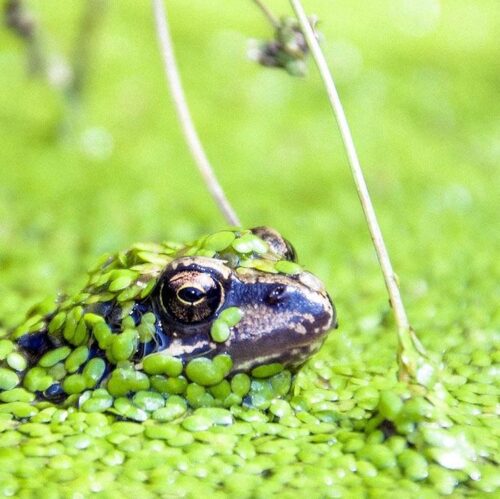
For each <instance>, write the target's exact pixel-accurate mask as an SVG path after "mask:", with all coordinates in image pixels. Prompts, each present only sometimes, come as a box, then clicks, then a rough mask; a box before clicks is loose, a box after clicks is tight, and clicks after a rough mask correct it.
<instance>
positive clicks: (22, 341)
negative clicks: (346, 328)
mask: <svg viewBox="0 0 500 499" xmlns="http://www.w3.org/2000/svg"><path fill="white" fill-rule="evenodd" d="M335 326H336V317H335V310H334V307H333V305H332V302H331V300H330V298H329V296H328V294H327V293H326V291H325V289H324V287H323V285H322V283H321V282H320V281H319V280H318V279H317V278H316V277H314V276H313V275H312V274H310V273H309V272H306V271H304V270H303V269H302V268H301V267H300V266H299V265H298V264H297V263H296V257H295V252H294V250H293V248H292V247H291V245H290V244H289V243H288V242H287V241H286V240H285V239H283V238H282V237H281V235H280V234H278V233H277V232H276V231H274V230H273V229H270V228H265V227H259V228H255V229H252V230H227V231H222V232H218V233H216V234H212V235H210V236H206V237H204V238H201V239H199V240H198V241H195V242H194V243H192V244H190V245H179V244H174V243H163V244H137V245H135V246H133V247H132V248H131V249H130V250H128V251H126V252H121V253H118V254H117V255H114V256H111V257H108V258H106V259H105V260H104V261H103V262H102V263H101V264H100V265H98V267H96V268H95V269H94V270H93V271H91V272H90V273H89V280H88V283H87V285H86V287H85V288H84V289H83V290H82V292H81V293H79V294H77V295H76V296H73V297H71V298H67V299H64V300H62V301H61V302H60V303H58V304H57V306H56V308H55V309H54V310H51V311H49V312H48V313H47V312H46V311H43V310H36V309H35V310H33V311H32V312H31V313H30V314H29V315H28V317H27V320H26V322H25V323H24V324H23V325H21V326H20V327H18V328H17V329H16V330H15V331H13V332H12V333H11V335H10V337H9V338H8V339H4V340H1V345H0V366H1V367H0V390H4V391H8V390H19V389H21V390H19V393H21V391H24V390H26V391H28V392H30V393H35V394H36V396H37V398H38V399H48V400H53V401H55V402H61V401H65V400H67V399H68V398H70V399H71V400H76V399H77V398H78V397H79V396H80V395H81V394H82V393H84V392H86V391H89V390H96V389H104V390H105V389H107V390H108V391H109V392H110V393H111V395H112V396H113V397H118V396H126V395H128V394H130V393H131V392H134V391H137V390H138V389H151V383H150V381H151V380H150V378H151V377H152V376H153V377H154V376H157V377H158V376H164V377H165V378H166V379H167V378H168V377H170V378H175V379H180V378H182V377H183V376H184V377H186V378H187V379H188V380H190V381H192V382H196V383H199V384H201V385H213V384H216V383H218V382H220V380H221V379H223V378H226V377H231V376H232V375H234V374H235V373H239V372H247V373H251V372H255V369H256V368H257V369H258V368H259V366H263V365H269V364H272V365H281V366H283V367H288V368H291V369H293V368H296V367H298V366H300V365H301V364H302V363H304V362H305V360H307V359H308V358H309V357H310V356H311V355H312V354H314V353H315V352H316V351H317V350H318V349H319V348H320V346H321V344H322V343H323V341H324V339H325V337H326V334H327V333H328V331H329V330H330V329H331V328H332V327H335ZM200 359H203V360H200ZM212 361H213V362H212ZM203 362H206V366H207V371H210V369H212V370H214V372H212V373H211V374H210V373H208V374H207V376H206V377H205V376H204V374H203V373H201V374H200V370H202V369H203V365H204V364H203ZM214 366H215V367H214ZM217 369H218V370H217ZM130 380H132V381H130ZM158 386H159V385H158ZM158 386H157V387H156V388H155V386H154V383H153V389H156V390H159V389H158ZM0 395H1V394H0ZM4 398H5V397H4Z"/></svg>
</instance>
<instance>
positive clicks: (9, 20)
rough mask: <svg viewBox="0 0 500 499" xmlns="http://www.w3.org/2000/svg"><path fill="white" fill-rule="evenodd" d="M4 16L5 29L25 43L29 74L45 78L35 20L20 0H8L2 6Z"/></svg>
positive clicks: (45, 61) (45, 69) (45, 60)
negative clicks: (8, 29)
mask: <svg viewBox="0 0 500 499" xmlns="http://www.w3.org/2000/svg"><path fill="white" fill-rule="evenodd" d="M4 14H5V24H6V25H7V27H8V28H10V29H11V30H12V31H13V32H14V33H16V35H17V36H19V37H20V38H22V39H23V40H24V41H25V43H26V46H27V49H28V50H27V52H28V69H29V72H30V74H32V75H36V76H39V75H42V76H45V75H46V72H47V67H48V62H47V57H46V54H45V52H44V51H43V49H42V46H41V41H40V36H39V27H38V23H37V21H36V19H35V18H34V16H33V15H32V14H31V13H30V12H29V11H28V9H27V8H26V6H25V5H24V4H23V2H22V1H21V0H8V1H7V2H6V3H5V6H4Z"/></svg>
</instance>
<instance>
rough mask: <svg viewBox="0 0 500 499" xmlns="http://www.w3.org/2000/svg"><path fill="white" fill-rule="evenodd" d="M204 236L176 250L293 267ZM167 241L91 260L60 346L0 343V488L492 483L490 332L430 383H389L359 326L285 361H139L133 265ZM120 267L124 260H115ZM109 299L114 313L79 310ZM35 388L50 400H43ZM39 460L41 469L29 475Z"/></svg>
mask: <svg viewBox="0 0 500 499" xmlns="http://www.w3.org/2000/svg"><path fill="white" fill-rule="evenodd" d="M214 236H216V237H208V238H205V239H203V240H200V241H198V243H197V244H195V245H193V246H191V247H190V248H187V249H186V248H177V249H176V250H175V251H186V252H189V253H190V254H197V255H201V254H203V255H206V254H214V252H224V257H225V258H226V257H227V258H228V259H232V261H234V265H235V266H236V265H241V267H242V268H243V269H244V270H246V271H252V269H256V268H258V267H259V266H260V265H262V266H263V267H262V268H266V269H267V270H268V271H269V272H273V273H276V272H282V273H287V274H294V273H295V272H297V271H299V269H300V268H299V267H298V266H295V265H296V264H293V263H292V262H276V260H275V259H274V257H273V255H272V254H266V259H260V258H257V257H256V255H262V252H264V251H268V248H267V247H266V248H265V245H263V244H262V241H261V240H260V239H259V238H254V237H251V236H252V235H251V234H249V233H248V232H245V231H241V232H237V231H236V232H234V231H223V232H220V233H218V234H216V235H214ZM175 251H174V250H173V247H170V246H169V245H168V244H165V245H158V246H146V245H137V247H136V250H135V251H134V250H133V251H131V252H125V253H122V254H119V255H118V256H115V257H114V258H115V259H114V260H111V266H112V267H113V268H109V269H108V270H107V271H106V272H102V271H100V270H99V269H98V270H96V271H95V272H94V274H92V275H91V276H90V281H89V282H90V284H89V286H90V288H89V289H90V291H92V292H91V293H90V292H85V293H80V294H78V295H76V296H75V297H72V298H68V300H66V302H63V304H61V305H60V307H62V308H63V310H61V311H60V312H58V313H57V314H55V315H54V316H53V317H52V318H51V319H50V321H48V329H49V331H50V335H51V341H54V344H55V345H64V341H67V342H68V344H69V345H71V346H68V345H64V346H59V347H58V348H55V349H53V350H50V349H49V350H48V351H46V352H45V353H43V354H41V355H40V358H39V359H38V361H37V363H36V365H29V366H28V362H27V357H25V356H24V355H23V354H22V353H21V350H18V346H17V345H16V343H15V342H12V341H11V340H10V339H5V338H3V339H0V361H1V362H2V364H1V366H0V390H1V391H0V402H1V403H0V433H1V438H0V465H1V466H0V468H1V470H2V471H1V472H0V491H1V492H3V493H4V494H11V495H20V496H21V492H22V493H23V494H24V495H25V496H27V497H29V496H30V494H32V495H37V496H39V495H41V494H43V493H45V494H46V495H47V496H48V497H50V494H53V495H54V497H55V496H57V494H58V493H59V494H66V495H68V496H71V495H74V491H75V490H76V491H78V494H80V495H83V496H85V495H90V494H92V493H102V494H103V495H110V496H111V495H113V496H116V495H117V496H120V494H121V495H124V494H125V495H130V494H131V493H134V494H137V496H139V497H149V496H151V495H165V494H166V493H168V494H174V495H187V496H189V495H191V496H198V495H200V494H205V495H206V496H210V497H212V496H215V497H217V495H219V496H221V497H226V496H231V495H237V494H238V495H240V496H241V495H242V491H243V492H244V493H245V494H246V495H247V496H248V497H268V496H270V495H271V496H272V495H278V494H280V495H283V496H284V497H287V494H288V495H290V496H295V495H297V494H299V493H300V491H303V490H304V489H307V490H308V493H309V494H310V495H311V497H331V496H346V497H350V496H352V497H358V496H370V497H393V496H394V495H395V494H400V495H408V496H410V497H414V496H418V495H423V496H429V497H434V496H435V495H436V494H444V495H452V496H455V495H456V496H461V495H473V494H475V493H477V494H480V493H483V494H484V493H492V494H494V493H495V492H496V491H497V489H498V486H499V484H498V474H497V468H496V466H497V464H498V457H499V456H498V447H497V444H496V442H495V440H494V439H493V438H492V435H493V434H495V432H497V431H498V420H497V419H496V412H495V411H496V407H497V404H498V395H499V391H498V385H497V384H495V383H492V382H491V380H492V379H493V377H494V374H495V372H496V370H497V369H498V361H499V360H500V359H499V358H498V355H496V352H495V351H494V349H493V345H492V344H491V342H490V340H489V339H488V336H487V335H478V337H477V338H472V339H471V341H469V342H468V343H465V344H464V343H461V342H457V343H456V344H455V345H454V346H452V347H450V348H449V349H448V351H447V352H446V353H445V354H444V355H443V359H442V363H443V365H444V366H445V368H444V370H443V372H440V373H439V376H440V377H441V378H440V384H439V385H438V387H440V388H438V389H437V391H435V392H434V391H432V392H430V393H424V392H422V389H421V387H418V386H408V385H406V384H404V383H399V382H397V380H396V375H395V370H396V366H395V365H394V362H393V357H392V351H390V349H387V350H385V349H384V348H385V347H384V343H383V342H380V341H375V340H374V338H373V337H370V332H369V331H368V333H367V337H366V340H363V341H362V340H360V339H358V340H357V341H358V342H361V343H362V346H363V349H362V351H361V350H360V349H359V345H358V346H356V345H354V344H353V343H351V340H350V335H348V334H343V336H340V337H336V336H334V335H332V337H331V338H329V339H328V342H327V344H326V345H325V352H326V353H325V354H323V353H320V355H319V356H317V357H315V358H313V359H311V361H310V362H309V363H308V364H307V365H306V366H305V367H304V368H303V369H302V370H300V371H298V372H294V373H292V372H291V371H290V370H288V369H286V368H284V366H283V365H281V364H280V363H271V364H268V365H261V366H258V367H256V368H254V369H253V370H252V372H251V373H250V374H249V373H236V374H234V375H233V374H232V373H231V370H232V368H233V362H232V359H231V358H230V357H229V356H228V355H215V356H214V357H213V358H211V359H210V358H204V357H199V358H196V359H194V360H191V361H189V362H183V361H182V360H181V359H180V358H174V357H170V356H167V355H163V354H162V353H160V352H156V353H150V354H148V355H145V356H143V357H141V355H140V352H141V351H142V350H140V349H143V348H144V349H146V348H147V344H148V343H150V342H151V341H152V338H154V334H155V330H156V328H157V327H159V326H158V324H157V323H156V317H155V315H154V314H152V313H145V314H144V315H142V317H136V316H134V313H133V302H131V301H130V298H132V297H133V296H136V293H137V292H138V291H137V289H135V286H139V284H137V282H138V281H137V279H138V276H139V274H141V276H142V277H141V279H144V282H143V281H141V282H140V286H139V287H140V290H141V293H145V296H146V295H147V293H148V292H151V290H152V289H153V286H154V284H155V282H156V281H155V279H154V278H152V277H151V279H150V280H149V281H148V279H147V278H146V277H144V275H147V276H149V273H154V269H155V268H156V267H155V265H156V264H157V262H160V261H161V265H165V263H166V262H168V261H169V259H170V258H172V255H173V254H174V253H175ZM108 265H109V263H108ZM120 265H127V266H130V265H131V266H134V270H133V272H132V273H127V272H122V271H123V270H125V269H120V268H119V266H120ZM142 272H144V273H145V274H142ZM136 281H137V282H136ZM146 281H147V282H146ZM124 283H128V284H127V285H125V286H124ZM151 283H152V284H151ZM150 284H151V285H150ZM131 288H134V289H132V291H129V290H130V289H131ZM124 293H125V294H124ZM126 293H129V294H126ZM117 296H119V297H120V300H121V305H120V309H119V310H115V311H114V313H115V315H114V316H113V320H114V322H111V321H110V324H107V323H106V322H105V321H104V320H103V318H102V316H100V315H99V314H97V313H94V312H89V311H88V310H89V309H91V310H94V309H93V308H92V306H96V307H98V306H101V305H96V304H102V303H106V301H107V300H110V299H112V298H116V297H117ZM96 297H97V298H98V299H97V300H95V298H96ZM120 300H119V301H120ZM102 306H104V308H105V307H106V305H102ZM65 307H66V308H65ZM89 307H90V308H89ZM96 310H98V308H96ZM242 318H243V317H242V312H241V310H240V309H239V308H238V307H230V308H227V309H225V310H222V311H221V313H220V314H219V317H218V319H217V321H216V324H218V325H217V326H215V325H214V328H212V339H213V340H214V341H215V342H216V343H218V345H217V347H218V348H219V347H221V346H222V345H221V343H223V342H224V341H225V340H226V339H227V338H228V337H229V336H228V335H230V334H231V332H232V329H231V328H233V327H235V326H237V324H238V323H239V322H240V321H241V319H242ZM43 324H44V318H43V316H42V315H39V314H38V313H36V314H35V315H34V316H32V317H29V318H28V319H27V321H26V322H25V324H24V325H23V326H21V327H20V328H18V329H16V333H15V334H14V336H17V338H23V337H24V338H25V340H26V334H33V332H35V334H36V331H39V330H41V329H42V328H43ZM27 331H32V332H31V333H27ZM363 333H364V331H363ZM377 334H378V333H377ZM31 338H33V337H31ZM90 338H92V341H90ZM353 345H354V346H353ZM97 347H99V348H100V349H101V350H102V352H97ZM436 350H437V349H436ZM144 351H150V350H144ZM218 351H224V350H223V349H221V350H218ZM138 357H139V358H140V361H137V360H136V359H137V358H138ZM367 359H368V360H370V359H371V360H373V359H377V362H365V361H366V360H367ZM388 366H390V367H389V368H388ZM41 392H42V393H44V394H45V395H46V396H47V398H48V399H49V400H46V401H41V400H40V397H39V394H40V393H41ZM61 394H62V395H63V397H61ZM49 395H50V396H52V397H53V399H54V400H53V402H50V397H49ZM65 395H69V397H68V398H64V396H65ZM61 399H62V402H61ZM42 468H43V470H44V473H43V480H41V481H40V482H38V481H34V480H33V479H32V477H33V475H34V474H35V473H37V474H40V473H39V472H37V471H36V470H40V469H42ZM76 470H78V471H76ZM263 477H265V480H263ZM51 487H55V489H54V490H56V492H50V491H51V490H52V489H51Z"/></svg>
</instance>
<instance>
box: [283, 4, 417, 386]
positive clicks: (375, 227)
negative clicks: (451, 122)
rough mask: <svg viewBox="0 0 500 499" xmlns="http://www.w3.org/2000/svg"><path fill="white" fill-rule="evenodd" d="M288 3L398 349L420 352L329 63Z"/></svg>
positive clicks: (299, 10) (403, 369) (403, 370)
mask: <svg viewBox="0 0 500 499" xmlns="http://www.w3.org/2000/svg"><path fill="white" fill-rule="evenodd" d="M290 4H291V6H292V8H293V10H294V12H295V14H296V16H297V19H298V21H299V23H300V26H301V28H302V32H303V33H304V36H305V38H306V41H307V44H308V45H309V49H310V50H311V54H312V57H313V58H314V62H315V63H316V66H317V67H318V70H319V73H320V75H321V79H322V80H323V83H324V85H325V89H326V91H327V94H328V100H329V102H330V105H331V107H332V110H333V114H334V116H335V119H336V121H337V125H338V127H339V130H340V134H341V136H342V141H343V143H344V147H345V150H346V153H347V158H348V160H349V166H350V169H351V173H352V176H353V178H354V183H355V184H356V190H357V192H358V196H359V200H360V202H361V206H362V208H363V212H364V215H365V218H366V221H367V224H368V228H369V230H370V235H371V238H372V241H373V245H374V247H375V251H376V253H377V258H378V261H379V264H380V267H381V270H382V274H383V276H384V281H385V285H386V288H387V292H388V294H389V299H390V303H391V306H392V309H393V311H394V316H395V319H396V324H397V326H398V338H399V344H400V350H406V351H407V349H408V348H411V349H413V350H414V351H415V352H416V353H419V354H423V353H425V351H424V349H423V346H422V345H421V344H420V342H419V341H418V339H417V337H416V335H415V334H414V332H413V331H412V329H411V327H410V323H409V321H408V316H407V314H406V310H405V307H404V304H403V299H402V297H401V292H400V290H399V286H398V281H397V277H396V274H395V273H394V270H393V268H392V264H391V260H390V258H389V253H388V251H387V247H386V245H385V242H384V238H383V236H382V231H381V229H380V225H379V223H378V220H377V216H376V214H375V210H374V208H373V204H372V201H371V198H370V194H369V192H368V187H367V185H366V181H365V178H364V175H363V170H362V168H361V164H360V162H359V158H358V154H357V152H356V147H355V145H354V141H353V138H352V135H351V131H350V129H349V124H348V122H347V118H346V115H345V112H344V109H343V106H342V103H341V101H340V97H339V94H338V92H337V89H336V87H335V83H334V81H333V77H332V74H331V73H330V70H329V69H328V64H327V62H326V59H325V56H324V54H323V52H322V50H321V48H320V46H319V43H318V40H317V39H316V36H315V35H314V31H313V29H312V27H311V25H310V23H309V20H308V18H307V15H306V13H305V11H304V8H303V6H302V4H301V2H300V0H290ZM402 357H403V356H402V355H400V358H399V361H400V376H401V377H405V376H406V374H407V370H408V369H409V370H410V371H413V370H414V369H413V367H414V365H413V364H414V360H415V359H413V358H412V359H411V360H410V359H409V363H410V364H412V365H408V363H407V362H406V360H405V358H402ZM410 357H412V356H410Z"/></svg>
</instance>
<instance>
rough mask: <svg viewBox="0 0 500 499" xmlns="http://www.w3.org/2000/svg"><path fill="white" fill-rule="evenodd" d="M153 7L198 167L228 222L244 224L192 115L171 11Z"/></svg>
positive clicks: (155, 2)
mask: <svg viewBox="0 0 500 499" xmlns="http://www.w3.org/2000/svg"><path fill="white" fill-rule="evenodd" d="M152 7H153V14H154V18H155V24H156V32H157V35H158V41H159V44H160V50H161V54H162V57H163V64H164V69H165V73H166V76H167V80H168V84H169V87H170V92H171V94H172V99H173V101H174V105H175V109H176V111H177V117H178V119H179V122H180V124H181V127H182V131H183V132H184V137H185V139H186V142H187V145H188V147H189V150H190V151H191V154H192V156H193V158H194V160H195V162H196V165H197V167H198V170H199V171H200V173H201V176H202V177H203V180H204V182H205V185H206V186H207V188H208V190H209V192H210V194H211V195H212V197H213V199H214V201H215V202H216V204H217V206H218V208H219V210H220V211H221V212H222V214H223V215H224V217H225V219H226V220H227V222H228V223H229V224H230V225H234V226H240V225H241V224H240V221H239V219H238V216H237V215H236V212H235V211H234V210H233V208H232V206H231V204H230V203H229V201H228V199H227V198H226V195H225V194H224V191H223V189H222V187H221V185H220V183H219V181H218V180H217V177H216V176H215V173H214V170H213V168H212V166H211V165H210V162H209V160H208V158H207V155H206V154H205V151H204V149H203V145H202V143H201V141H200V138H199V136H198V133H197V131H196V128H195V126H194V123H193V120H192V118H191V113H190V112H189V107H188V105H187V101H186V97H185V95H184V90H183V87H182V83H181V78H180V74H179V70H178V69H177V63H176V61H175V55H174V49H173V44H172V39H171V36H170V30H169V26H168V20H167V12H166V9H165V6H164V3H163V0H152Z"/></svg>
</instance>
